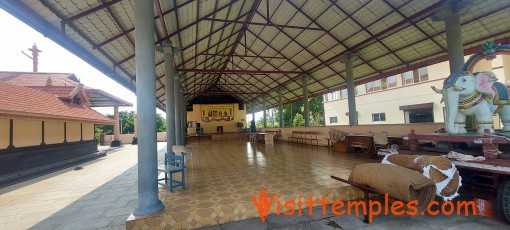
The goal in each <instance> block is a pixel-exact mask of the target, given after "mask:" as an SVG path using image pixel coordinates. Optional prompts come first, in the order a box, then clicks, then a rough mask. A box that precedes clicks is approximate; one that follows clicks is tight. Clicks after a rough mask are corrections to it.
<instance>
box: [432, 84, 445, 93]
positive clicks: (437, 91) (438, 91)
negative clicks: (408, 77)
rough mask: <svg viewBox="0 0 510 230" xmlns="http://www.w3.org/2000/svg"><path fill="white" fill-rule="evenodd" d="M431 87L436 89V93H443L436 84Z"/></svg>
mask: <svg viewBox="0 0 510 230" xmlns="http://www.w3.org/2000/svg"><path fill="white" fill-rule="evenodd" d="M430 88H432V90H434V92H436V93H443V91H442V90H440V89H438V88H436V87H435V86H431V87H430Z"/></svg>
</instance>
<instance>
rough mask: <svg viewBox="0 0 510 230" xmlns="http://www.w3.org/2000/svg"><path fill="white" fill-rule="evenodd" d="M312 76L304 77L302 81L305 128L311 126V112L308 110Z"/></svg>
mask: <svg viewBox="0 0 510 230" xmlns="http://www.w3.org/2000/svg"><path fill="white" fill-rule="evenodd" d="M309 79H310V76H308V75H303V77H302V78H301V81H302V83H303V85H302V87H303V117H304V118H305V127H308V126H310V110H309V108H308V80H309Z"/></svg>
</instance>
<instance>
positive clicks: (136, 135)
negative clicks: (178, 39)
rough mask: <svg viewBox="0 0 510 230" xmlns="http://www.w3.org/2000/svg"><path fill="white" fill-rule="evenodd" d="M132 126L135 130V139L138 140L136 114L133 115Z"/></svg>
mask: <svg viewBox="0 0 510 230" xmlns="http://www.w3.org/2000/svg"><path fill="white" fill-rule="evenodd" d="M133 126H134V128H135V130H134V131H135V137H136V138H138V117H137V115H136V113H135V114H134V115H133Z"/></svg>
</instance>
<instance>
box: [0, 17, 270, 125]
mask: <svg viewBox="0 0 510 230" xmlns="http://www.w3.org/2000/svg"><path fill="white" fill-rule="evenodd" d="M0 28H1V29H2V33H1V35H0V50H1V51H2V52H0V71H20V72H32V60H31V59H30V58H29V57H27V56H25V55H24V54H23V53H22V52H21V51H24V52H25V53H27V54H29V55H31V52H30V51H29V50H28V49H29V48H31V47H32V45H34V43H36V44H37V48H38V49H39V50H42V52H41V53H39V72H53V73H74V74H76V76H77V77H78V78H79V79H80V81H81V83H83V84H85V85H86V86H88V87H91V88H96V89H101V90H103V91H105V92H108V93H110V94H112V95H114V96H116V97H119V98H121V99H123V100H125V101H129V102H131V103H132V104H133V107H120V108H119V109H120V111H136V95H135V94H134V93H133V92H131V91H129V90H128V89H126V88H124V87H123V86H121V85H120V84H118V83H117V82H115V81H114V80H112V79H110V78H109V77H107V76H106V75H104V74H103V73H101V72H100V71H98V70H97V69H95V68H94V67H92V66H90V65H89V64H88V63H86V62H85V61H83V60H81V59H80V58H78V57H76V56H75V55H74V54H72V53H71V52H69V51H67V50H66V49H64V48H62V47H61V46H60V45H58V44H57V43H55V42H53V41H52V40H50V39H49V38H46V37H44V36H43V35H42V34H40V33H39V32H37V31H35V30H34V29H32V28H31V27H30V26H28V25H26V24H25V23H23V22H21V21H20V20H18V19H17V18H16V17H14V16H12V15H10V14H9V13H7V12H5V11H4V10H3V9H0ZM94 109H95V110H96V111H98V112H100V113H103V114H113V108H94ZM156 111H157V113H159V114H161V115H163V116H165V112H163V111H161V110H159V109H157V110H156ZM261 117H262V112H258V113H256V114H255V119H256V120H258V119H259V118H261ZM246 120H247V121H250V120H251V114H248V115H247V117H246Z"/></svg>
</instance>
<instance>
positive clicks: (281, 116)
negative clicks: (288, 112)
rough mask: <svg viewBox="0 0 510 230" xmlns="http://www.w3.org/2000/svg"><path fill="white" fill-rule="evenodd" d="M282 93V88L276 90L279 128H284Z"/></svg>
mask: <svg viewBox="0 0 510 230" xmlns="http://www.w3.org/2000/svg"><path fill="white" fill-rule="evenodd" d="M282 92H283V88H282V87H280V88H278V119H280V128H281V127H283V126H284V124H283V101H282Z"/></svg>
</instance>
